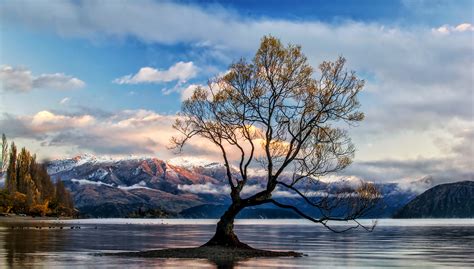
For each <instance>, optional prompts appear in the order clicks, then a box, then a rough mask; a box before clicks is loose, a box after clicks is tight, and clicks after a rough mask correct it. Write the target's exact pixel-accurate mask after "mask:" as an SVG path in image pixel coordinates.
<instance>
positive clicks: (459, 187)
mask: <svg viewBox="0 0 474 269" xmlns="http://www.w3.org/2000/svg"><path fill="white" fill-rule="evenodd" d="M394 217H395V218H474V181H461V182H456V183H449V184H441V185H437V186H435V187H433V188H431V189H429V190H427V191H425V192H424V193H422V194H420V195H418V196H417V197H416V198H415V199H413V200H412V201H411V202H409V203H408V204H406V205H405V206H404V207H403V208H402V209H401V210H400V211H399V212H398V213H397V214H395V216H394Z"/></svg>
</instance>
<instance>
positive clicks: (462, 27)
mask: <svg viewBox="0 0 474 269" xmlns="http://www.w3.org/2000/svg"><path fill="white" fill-rule="evenodd" d="M433 32H435V33H439V34H450V33H453V32H474V26H473V25H472V24H470V23H461V24H459V25H457V26H450V25H447V24H445V25H443V26H441V27H438V28H436V29H433Z"/></svg>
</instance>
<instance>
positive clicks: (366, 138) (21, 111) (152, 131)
mask: <svg viewBox="0 0 474 269" xmlns="http://www.w3.org/2000/svg"><path fill="white" fill-rule="evenodd" d="M473 5H474V4H473V2H472V1H469V0H468V1H463V0H460V1H449V0H446V1H441V0H439V1H438V0H433V1H424V0H411V1H408V0H407V1H376V0H371V1H368V0H365V1H340V0H336V1H250V0H244V1H222V2H220V1H112V0H110V1H79V0H75V1H67V0H66V1H21V0H20V1H0V96H1V99H0V132H3V133H5V134H6V135H7V137H8V138H9V139H10V140H14V141H15V142H16V143H17V144H19V145H20V146H26V147H27V148H29V149H30V150H31V151H33V152H36V153H37V154H38V156H39V158H40V159H55V158H66V157H71V156H75V155H78V154H83V153H92V154H96V155H112V156H128V155H134V156H153V157H157V158H160V159H165V160H166V159H170V158H173V157H175V155H174V153H173V152H172V151H170V150H168V146H169V139H170V137H171V136H173V135H175V134H176V132H175V131H174V130H173V129H172V128H171V124H172V122H173V120H174V119H175V117H176V113H177V112H178V111H179V109H180V104H181V101H182V100H184V99H185V98H186V97H188V96H189V95H190V93H191V92H192V90H193V89H194V88H195V87H196V86H197V85H204V84H206V83H207V81H208V80H209V79H211V78H213V77H215V76H218V75H219V74H222V73H224V72H226V70H227V68H228V66H229V65H230V64H231V63H232V62H233V61H236V60H238V59H240V58H241V57H244V58H247V59H251V58H252V57H253V55H254V53H255V51H256V49H257V48H258V45H259V42H260V39H261V38H262V37H263V36H264V35H269V34H270V35H273V36H275V37H278V38H280V39H281V40H282V42H283V43H285V44H288V43H292V44H299V45H301V46H302V50H303V52H304V53H305V54H306V56H307V57H308V60H309V62H310V64H311V65H313V66H315V67H317V66H318V65H319V63H321V62H322V61H325V60H335V59H336V58H337V57H338V56H341V55H342V56H344V57H345V58H346V59H347V65H348V68H350V69H351V70H355V71H356V72H357V74H358V75H359V76H360V77H361V78H363V79H365V80H366V86H365V88H364V90H363V92H362V93H361V96H360V101H361V104H362V108H361V109H362V111H364V112H365V114H366V119H365V120H364V121H363V122H362V123H361V124H359V126H357V127H351V128H349V129H348V131H349V134H350V136H351V137H352V139H353V142H354V143H355V145H356V148H357V152H356V156H355V160H354V163H353V164H352V165H351V166H350V168H348V169H347V170H345V171H344V172H343V173H342V174H341V175H340V176H344V177H357V178H362V179H366V180H371V181H384V182H385V181H390V182H392V181H401V180H417V179H422V178H425V177H432V178H434V179H436V180H438V181H459V180H473V178H474V169H473V167H474V146H473V143H474V142H473V141H474V111H473V107H474V93H473V82H474V81H473V80H474V66H473V63H474V53H473V52H474V51H473V49H474V47H473V41H474V39H473V38H474V35H473V34H474V26H473V25H474V17H473V16H474V15H473V14H474V6H473ZM183 154H185V155H186V154H187V155H192V156H195V157H199V158H206V159H210V160H218V159H219V153H218V151H217V149H215V148H213V147H212V146H210V145H209V144H208V143H205V142H204V141H202V140H197V141H195V142H193V143H192V144H191V147H189V148H188V150H187V151H186V150H185V151H184V153H183Z"/></svg>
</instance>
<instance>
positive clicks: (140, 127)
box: [0, 110, 219, 159]
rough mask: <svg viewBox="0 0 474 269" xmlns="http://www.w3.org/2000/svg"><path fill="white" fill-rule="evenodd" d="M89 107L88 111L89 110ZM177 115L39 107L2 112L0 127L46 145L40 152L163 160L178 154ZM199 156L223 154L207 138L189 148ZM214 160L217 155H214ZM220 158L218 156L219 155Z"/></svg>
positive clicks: (45, 153) (43, 145)
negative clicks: (174, 140)
mask: <svg viewBox="0 0 474 269" xmlns="http://www.w3.org/2000/svg"><path fill="white" fill-rule="evenodd" d="M87 112H89V113H87ZM174 120H175V116H169V115H161V114H158V113H155V112H153V111H150V110H122V111H118V112H116V113H103V112H100V111H99V112H98V113H95V112H94V111H87V110H84V111H83V112H81V113H76V114H67V113H60V112H52V111H47V110H45V111H40V112H38V113H36V114H33V115H21V116H20V115H19V116H16V115H12V114H8V113H4V114H2V115H0V129H1V130H6V131H5V133H6V135H7V136H8V137H10V138H11V139H14V140H15V141H16V140H17V139H23V140H27V141H29V142H28V143H29V144H32V145H35V144H36V145H41V147H39V149H38V150H39V152H38V153H39V154H40V155H41V156H42V157H51V156H52V155H54V154H52V152H55V151H57V152H58V151H59V152H60V151H61V149H63V148H67V149H68V152H67V154H65V153H63V154H64V155H66V156H67V155H69V156H70V155H71V154H78V153H84V152H91V153H95V154H109V155H120V156H122V155H130V154H135V155H144V156H156V155H158V156H159V157H160V158H162V159H168V158H171V157H174V153H173V152H172V151H170V150H168V146H169V143H170V142H169V141H170V138H171V136H173V135H175V134H176V133H175V131H174V129H172V127H171V124H172V123H173V122H174ZM187 150H189V152H192V153H193V154H194V156H197V157H199V156H214V157H216V156H219V154H218V151H217V149H213V148H212V147H209V144H208V143H207V142H206V141H203V140H202V139H201V140H200V139H196V140H194V141H192V143H190V144H189V146H188V147H187ZM211 159H212V158H211ZM214 159H215V158H214Z"/></svg>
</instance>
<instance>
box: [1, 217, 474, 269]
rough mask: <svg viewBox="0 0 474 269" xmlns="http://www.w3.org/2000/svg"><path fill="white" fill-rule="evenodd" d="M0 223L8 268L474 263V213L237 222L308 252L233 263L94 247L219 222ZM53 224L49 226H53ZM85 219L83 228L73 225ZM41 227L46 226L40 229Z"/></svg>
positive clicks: (274, 243) (200, 231) (163, 242)
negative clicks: (340, 226) (369, 221)
mask: <svg viewBox="0 0 474 269" xmlns="http://www.w3.org/2000/svg"><path fill="white" fill-rule="evenodd" d="M20 225H25V224H24V223H23V224H12V223H3V224H1V223H0V267H1V268H30V267H40V268H50V267H55V268H71V267H74V268H90V267H104V268H117V267H133V268H136V267H148V268H163V267H166V268H183V267H184V268H186V267H192V268H252V267H267V268H294V267H314V266H321V267H341V268H345V267H354V268H357V267H359V268H362V267H420V266H421V267H456V268H460V267H465V268H468V267H470V266H471V265H472V264H474V220H473V221H471V222H468V223H465V224H463V225H457V226H453V225H446V224H445V223H441V222H440V223H439V225H438V226H436V225H433V224H430V225H426V224H419V225H406V226H400V225H382V226H379V227H377V229H376V230H375V231H374V232H372V233H367V232H361V231H350V232H347V233H343V234H334V233H331V232H329V231H327V230H324V229H323V228H321V227H318V226H312V225H303V224H299V223H293V224H281V223H278V222H276V221H275V222H274V223H273V224H272V221H268V222H266V223H260V224H244V225H237V226H236V230H237V233H238V234H239V235H240V238H241V240H243V241H245V242H247V243H249V244H250V245H252V246H254V247H257V248H264V249H270V250H293V251H298V252H303V253H305V254H307V255H308V256H306V257H302V258H258V259H248V260H240V261H233V262H222V261H207V260H202V259H200V260H185V259H150V258H148V259H147V258H123V257H110V256H95V255H91V254H93V253H103V252H116V251H138V250H151V249H160V248H167V247H192V246H198V245H200V244H202V243H204V242H205V241H206V240H207V239H208V238H209V237H210V236H211V235H212V232H213V230H214V225H212V224H189V223H187V224H185V225H180V224H178V223H172V224H161V223H155V224H127V223H123V224H118V223H114V224H108V223H107V222H104V221H102V222H101V223H79V224H72V223H63V224H61V225H62V226H65V227H64V228H63V229H59V228H58V227H56V228H51V229H50V228H49V226H51V223H40V224H38V223H29V226H30V227H29V228H23V229H18V228H17V229H11V228H10V227H11V226H15V227H18V226H20ZM48 225H49V226H48ZM77 225H79V226H80V227H81V229H70V227H71V226H77ZM36 226H38V227H39V226H42V229H38V228H37V227H36Z"/></svg>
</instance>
